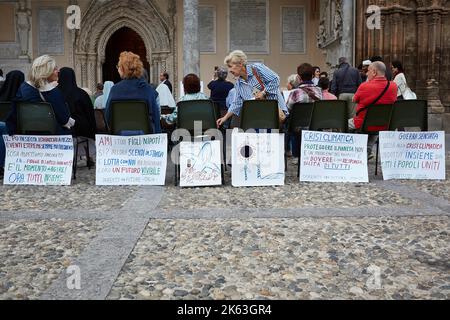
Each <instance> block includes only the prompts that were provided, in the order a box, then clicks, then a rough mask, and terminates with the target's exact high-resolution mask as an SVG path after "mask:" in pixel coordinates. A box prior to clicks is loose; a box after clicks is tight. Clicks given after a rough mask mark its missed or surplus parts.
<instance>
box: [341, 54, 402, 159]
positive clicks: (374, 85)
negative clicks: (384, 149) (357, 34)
mask: <svg viewBox="0 0 450 320" xmlns="http://www.w3.org/2000/svg"><path fill="white" fill-rule="evenodd" d="M367 78H368V81H367V82H365V83H363V84H361V85H360V86H359V88H358V91H356V94H355V97H354V98H353V102H356V103H357V104H358V105H357V107H356V115H355V117H354V118H352V119H350V120H349V121H348V127H349V129H350V130H355V129H360V128H361V127H362V125H363V122H364V118H365V116H366V113H367V107H368V106H369V105H371V104H374V102H375V100H376V99H377V98H378V97H379V96H380V95H381V94H382V93H383V91H385V89H386V87H387V86H388V80H387V79H386V65H385V64H384V63H383V62H380V61H377V62H374V63H372V64H371V65H370V66H369V70H368V71H367ZM396 100H397V85H396V84H395V82H390V83H389V87H388V88H387V90H386V92H384V94H383V95H382V96H381V98H380V99H379V100H378V101H376V102H375V105H378V104H394V103H395V101H396ZM376 129H377V130H383V129H387V128H376ZM377 139H378V136H369V141H368V142H367V153H368V155H369V159H371V158H373V155H372V149H373V145H374V144H375V142H376V141H377Z"/></svg>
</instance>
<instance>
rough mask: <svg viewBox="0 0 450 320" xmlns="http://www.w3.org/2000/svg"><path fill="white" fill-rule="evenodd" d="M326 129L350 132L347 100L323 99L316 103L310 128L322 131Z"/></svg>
mask: <svg viewBox="0 0 450 320" xmlns="http://www.w3.org/2000/svg"><path fill="white" fill-rule="evenodd" d="M324 129H336V130H338V131H339V132H344V133H345V132H348V110H347V102H346V101H340V100H323V101H316V102H315V103H314V108H313V112H312V116H311V123H310V125H309V130H311V131H321V130H324Z"/></svg>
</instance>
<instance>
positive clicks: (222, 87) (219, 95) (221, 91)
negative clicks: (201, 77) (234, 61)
mask: <svg viewBox="0 0 450 320" xmlns="http://www.w3.org/2000/svg"><path fill="white" fill-rule="evenodd" d="M216 75H217V79H216V80H213V81H211V82H210V83H208V89H209V90H211V100H212V101H213V102H214V103H217V104H218V105H219V107H220V116H221V117H222V116H224V115H225V114H226V113H227V105H226V99H227V97H228V93H229V92H230V90H231V89H233V88H234V84H232V83H231V82H229V81H227V77H228V71H227V69H225V68H223V67H219V68H218V69H217V70H216Z"/></svg>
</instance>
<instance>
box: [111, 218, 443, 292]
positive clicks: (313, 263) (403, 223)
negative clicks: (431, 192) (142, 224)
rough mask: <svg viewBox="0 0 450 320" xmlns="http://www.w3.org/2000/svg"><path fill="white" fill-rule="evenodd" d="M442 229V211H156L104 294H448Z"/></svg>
mask: <svg viewBox="0 0 450 320" xmlns="http://www.w3.org/2000/svg"><path fill="white" fill-rule="evenodd" d="M449 231H450V229H449V218H448V217H431V218H430V217H426V218H423V217H420V218H411V217H407V218H398V219H390V218H357V219H342V218H332V219H329V218H327V219H283V220H271V219H269V220H262V219H261V220H258V219H252V220H245V221H236V220H233V221H214V220H213V221H205V220H186V221H173V220H170V221H166V220H154V221H151V222H150V224H149V225H148V227H147V229H146V231H145V233H144V234H143V236H142V237H141V240H140V241H139V242H138V244H137V246H136V248H135V250H134V251H133V253H132V254H131V255H130V258H129V260H128V262H127V264H126V265H125V266H124V268H123V270H122V273H121V275H120V276H119V278H118V280H117V282H116V283H115V285H114V287H113V290H112V291H111V293H110V295H109V297H108V298H109V299H119V298H122V299H265V298H268V299H311V298H312V299H316V298H321V299H338V298H342V299H379V298H383V299H419V298H420V299H449V298H450V274H449V270H450V263H449V261H448V256H449V246H448V244H449V240H450V237H449V233H448V232H449ZM371 266H372V268H374V267H375V268H377V267H378V268H380V275H381V287H376V288H373V287H371V286H370V283H371V282H370V277H371V275H372V274H371V272H372V271H370V270H369V271H368V268H370V267H371ZM368 284H369V287H368Z"/></svg>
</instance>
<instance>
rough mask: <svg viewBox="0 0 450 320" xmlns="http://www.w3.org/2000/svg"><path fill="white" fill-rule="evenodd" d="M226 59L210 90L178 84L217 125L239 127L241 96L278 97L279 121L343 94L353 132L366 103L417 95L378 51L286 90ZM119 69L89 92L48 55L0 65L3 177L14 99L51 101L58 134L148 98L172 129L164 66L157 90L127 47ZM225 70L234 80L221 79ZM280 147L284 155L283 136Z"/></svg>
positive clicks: (91, 125) (78, 130) (155, 127)
mask: <svg viewBox="0 0 450 320" xmlns="http://www.w3.org/2000/svg"><path fill="white" fill-rule="evenodd" d="M224 64H225V67H219V66H218V67H216V68H215V70H214V76H213V79H212V80H211V82H209V83H208V86H207V87H208V89H209V90H210V96H207V95H206V94H205V93H203V92H202V90H201V82H200V78H199V76H198V75H196V74H188V75H186V76H185V77H184V78H183V82H182V84H183V89H184V95H183V96H181V97H180V98H179V99H178V101H187V100H203V99H206V100H208V99H211V100H212V101H213V102H215V103H216V104H217V105H218V106H219V110H220V115H219V116H218V120H217V126H218V128H229V127H231V128H232V127H238V126H239V121H240V119H239V117H240V114H241V110H242V106H243V103H244V101H246V100H254V99H256V100H264V99H267V100H276V101H277V103H278V107H279V114H280V119H281V120H282V121H284V123H287V122H288V118H289V114H290V111H291V110H292V107H293V106H294V105H295V104H297V103H311V102H315V101H319V100H337V99H339V100H343V101H346V102H347V108H348V114H349V128H350V129H353V130H356V129H359V128H360V127H361V126H362V123H363V120H364V117H365V113H366V111H367V110H366V108H367V106H368V105H369V104H392V103H394V102H395V101H396V100H402V99H415V94H414V93H413V92H412V91H411V89H410V88H409V87H408V84H407V80H406V77H405V70H404V68H403V65H402V63H401V62H400V61H393V62H392V64H391V65H390V68H388V67H387V66H386V65H385V64H384V62H383V59H382V57H378V56H375V57H372V58H371V59H368V60H365V61H363V62H362V63H361V65H360V66H359V67H358V69H357V68H354V67H352V66H351V65H350V63H349V62H348V60H347V58H345V57H342V58H340V59H339V61H338V68H337V70H336V71H335V72H334V74H333V78H332V79H329V77H328V73H327V72H322V71H321V69H320V67H318V66H312V65H311V64H309V63H301V64H300V65H299V66H298V67H297V72H296V73H295V74H292V75H291V76H289V77H288V79H287V84H286V88H287V90H286V91H285V92H284V95H283V91H282V90H281V85H280V77H279V76H278V74H277V73H276V72H275V71H273V70H271V69H270V68H269V67H268V66H266V65H264V64H262V63H248V59H247V55H246V54H245V53H244V52H243V51H240V50H235V51H233V52H231V53H230V54H229V55H228V56H227V57H226V58H225V60H224ZM117 72H118V73H119V74H120V77H121V79H122V81H120V82H118V83H116V84H114V83H113V82H111V81H106V82H105V83H99V84H98V85H97V87H96V92H95V93H94V94H88V92H89V90H88V89H86V88H84V89H81V88H79V87H78V85H77V81H76V77H75V72H74V70H73V69H71V68H68V67H63V68H61V69H59V68H58V66H57V65H56V61H55V59H54V58H53V57H51V56H48V55H44V56H41V57H39V58H37V59H35V60H34V61H33V63H32V66H31V70H30V74H29V76H28V79H26V81H25V75H24V74H23V73H22V72H21V71H11V72H9V73H8V74H7V75H6V77H5V78H3V71H1V70H0V85H1V89H0V101H1V102H11V103H12V111H11V112H10V114H9V115H8V116H7V118H6V119H0V171H1V172H0V177H2V176H3V174H2V171H3V166H4V160H5V146H4V142H3V138H2V136H1V135H2V134H10V135H13V134H16V133H17V111H16V104H17V102H20V101H25V102H48V103H49V104H51V106H52V108H53V111H54V114H55V117H56V121H57V123H58V130H57V131H58V132H57V133H58V134H62V135H63V134H64V135H65V134H70V135H73V136H74V137H85V138H89V139H95V134H96V133H97V124H96V118H95V115H94V110H95V109H99V110H103V111H102V112H104V115H105V119H106V121H107V122H109V121H110V120H111V102H112V101H123V100H125V101H126V100H140V101H145V102H146V104H147V106H148V108H149V119H148V121H149V123H150V124H151V129H152V132H153V133H155V134H157V133H161V132H163V131H165V130H167V129H173V128H174V127H176V123H177V115H178V110H177V105H176V102H175V99H174V96H173V87H172V84H171V83H170V81H169V74H168V73H167V72H162V73H161V75H160V83H159V85H158V86H157V87H156V88H155V87H154V86H152V85H150V84H149V82H148V73H147V71H146V70H145V69H144V66H143V63H142V60H141V59H140V57H139V56H138V55H136V54H134V53H132V52H126V51H125V52H122V53H121V54H120V57H118V64H117ZM230 74H231V76H232V77H233V78H234V82H235V83H233V82H230V81H228V80H227V78H229V75H230ZM162 110H163V112H162ZM369 140H370V141H369V144H368V152H369V153H371V150H372V146H373V144H374V142H375V141H374V138H371V139H369ZM286 147H287V152H288V153H290V151H289V149H291V143H290V142H289V138H288V140H287V145H286ZM292 154H293V155H294V156H296V157H298V156H299V154H298V152H297V151H296V148H292ZM370 157H371V156H369V158H370ZM87 158H89V155H87Z"/></svg>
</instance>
